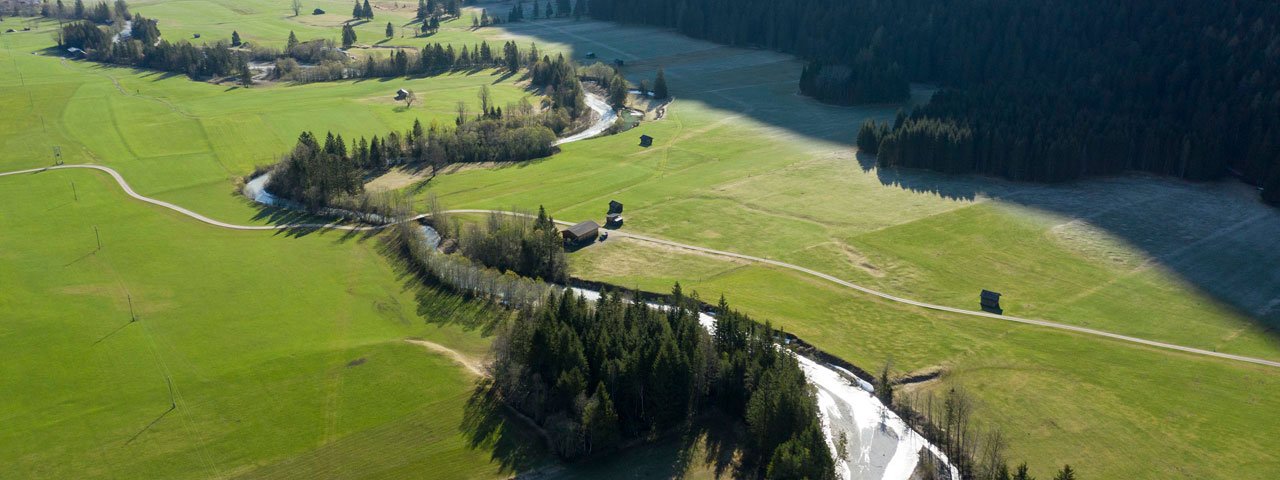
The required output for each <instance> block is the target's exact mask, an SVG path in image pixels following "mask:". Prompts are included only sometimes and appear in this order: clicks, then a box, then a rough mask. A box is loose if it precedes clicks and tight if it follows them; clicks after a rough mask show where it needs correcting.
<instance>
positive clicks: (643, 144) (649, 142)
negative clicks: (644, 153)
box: [640, 135, 653, 148]
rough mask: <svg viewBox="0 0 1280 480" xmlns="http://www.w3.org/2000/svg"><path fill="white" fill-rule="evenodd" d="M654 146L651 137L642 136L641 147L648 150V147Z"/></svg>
mask: <svg viewBox="0 0 1280 480" xmlns="http://www.w3.org/2000/svg"><path fill="white" fill-rule="evenodd" d="M652 145H653V137H650V136H648V135H641V136H640V146H641V147H646V148H647V147H650V146H652Z"/></svg>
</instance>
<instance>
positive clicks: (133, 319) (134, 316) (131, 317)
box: [128, 295, 138, 322]
mask: <svg viewBox="0 0 1280 480" xmlns="http://www.w3.org/2000/svg"><path fill="white" fill-rule="evenodd" d="M128 297H129V321H130V322H136V321H138V315H137V314H135V313H133V295H128Z"/></svg>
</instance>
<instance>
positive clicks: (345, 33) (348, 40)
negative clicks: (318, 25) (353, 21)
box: [342, 24, 356, 48]
mask: <svg viewBox="0 0 1280 480" xmlns="http://www.w3.org/2000/svg"><path fill="white" fill-rule="evenodd" d="M355 43H356V29H354V28H351V25H350V24H347V25H343V26H342V47H343V48H350V47H351V46H352V45H354V44H355Z"/></svg>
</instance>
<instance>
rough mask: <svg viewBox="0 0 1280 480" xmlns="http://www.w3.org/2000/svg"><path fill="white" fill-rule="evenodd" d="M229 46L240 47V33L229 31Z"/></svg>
mask: <svg viewBox="0 0 1280 480" xmlns="http://www.w3.org/2000/svg"><path fill="white" fill-rule="evenodd" d="M231 46H233V47H239V46H240V32H237V31H235V30H232V31H231Z"/></svg>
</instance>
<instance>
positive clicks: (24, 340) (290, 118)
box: [0, 1, 545, 478]
mask: <svg viewBox="0 0 1280 480" xmlns="http://www.w3.org/2000/svg"><path fill="white" fill-rule="evenodd" d="M328 3H332V5H333V8H334V9H335V10H333V11H340V10H338V6H339V4H340V3H343V2H328ZM386 3H388V4H391V2H386ZM268 5H278V6H281V7H284V6H287V2H267V1H259V2H241V1H237V2H221V3H216V2H135V11H137V12H142V13H143V14H144V15H147V16H151V17H160V18H161V19H162V20H161V25H162V27H161V28H162V29H164V30H165V33H166V37H168V38H179V37H180V36H184V35H188V34H189V33H190V32H201V33H203V36H204V37H205V38H206V39H209V38H210V37H211V36H220V35H223V34H225V35H230V31H231V30H232V29H236V30H238V31H239V32H240V33H241V35H243V36H245V38H246V39H252V40H255V41H256V40H258V39H264V40H263V41H264V42H266V41H267V40H265V39H267V38H269V37H275V36H279V39H277V41H278V42H281V43H282V42H283V40H284V38H285V37H286V36H287V32H288V31H289V30H290V29H295V28H296V29H297V30H298V35H299V36H300V37H301V38H303V39H307V38H312V37H319V36H329V37H336V36H337V31H338V30H337V27H329V26H324V25H318V26H313V27H304V28H298V26H297V25H293V22H295V21H296V20H301V19H289V18H285V17H284V16H283V15H284V14H280V15H277V14H276V13H270V12H268V11H267V9H266V8H265V7H266V6H268ZM309 8H312V7H309ZM349 8H350V6H349V5H347V6H346V9H347V11H349ZM379 15H381V12H380V13H379ZM306 20H308V21H318V20H320V19H316V18H307V19H306ZM10 22H16V20H15V19H6V22H5V25H10ZM232 23H235V24H232ZM28 24H30V25H32V26H33V27H35V29H34V30H33V31H31V32H22V33H15V34H4V35H3V36H0V110H2V111H4V112H5V115H3V116H0V150H2V151H4V152H5V153H4V154H3V155H0V171H9V170H16V169H22V168H31V167H37V166H43V165H48V164H51V163H52V150H53V147H54V146H59V147H61V150H62V154H63V160H64V161H66V162H67V163H100V164H104V165H109V166H112V167H113V168H116V169H117V170H119V171H121V172H122V173H123V174H124V175H125V177H126V178H128V180H129V181H130V183H131V184H132V185H133V186H134V187H135V188H136V189H137V190H138V191H139V192H140V193H142V194H144V195H149V196H154V197H157V198H161V199H164V200H167V201H171V202H174V203H178V204H180V205H183V206H186V207H189V208H192V209H194V210H198V211H200V212H202V213H205V214H208V215H211V216H213V217H217V218H220V219H223V220H227V221H232V222H239V223H254V222H262V221H264V220H258V219H255V217H256V216H257V215H258V209H256V208H254V207H253V206H252V205H250V204H249V203H248V202H246V201H245V200H243V199H242V198H240V197H238V196H236V195H235V191H236V184H235V181H236V179H237V178H239V177H240V176H242V175H244V174H246V173H248V172H250V171H251V170H252V169H253V168H254V166H255V165H260V164H266V163H270V162H272V161H274V159H275V158H276V157H277V155H279V154H280V153H281V152H283V151H285V150H286V149H287V148H289V146H290V145H291V144H292V143H293V141H294V139H295V138H296V136H297V134H298V133H299V132H300V131H302V130H304V129H306V130H314V131H320V132H323V131H326V130H332V131H334V132H336V133H342V134H343V135H345V136H347V137H349V138H350V137H351V136H354V135H361V134H363V135H370V134H383V133H385V132H386V131H387V130H389V129H405V128H408V127H409V126H410V125H411V124H412V122H413V120H414V119H415V118H417V119H421V120H422V121H423V122H427V123H429V122H431V121H441V122H452V118H453V115H454V114H453V108H454V104H455V103H456V102H457V101H460V100H461V101H467V102H469V103H478V100H476V92H477V91H478V90H479V88H480V86H481V85H492V86H493V87H492V88H493V93H494V95H495V97H496V98H497V99H498V101H499V102H515V101H517V100H518V99H519V98H520V97H523V96H527V95H529V94H528V93H526V92H525V90H524V89H523V88H522V87H520V86H517V85H514V84H512V83H511V80H510V79H505V78H501V77H499V76H497V75H496V74H494V73H493V72H481V73H478V74H473V75H448V76H441V77H433V78H421V79H400V80H390V81H367V82H337V83H326V84H314V85H306V86H288V85H272V86H262V87H254V88H248V89H245V88H228V87H226V86H218V85H212V84H207V83H199V82H192V81H190V80H188V79H187V78H185V77H183V76H172V75H164V74H159V73H156V72H146V71H134V70H131V69H124V68H112V67H104V66H99V65H95V64H92V63H88V62H72V61H62V60H60V59H58V58H54V57H51V56H48V55H46V54H45V51H44V50H45V49H46V48H47V47H49V46H51V43H52V42H51V32H52V24H50V23H47V22H45V23H36V22H28ZM298 25H302V24H298ZM224 27H225V29H224ZM364 29H368V30H369V31H371V32H372V31H374V29H373V26H365V27H362V30H361V36H362V37H363V36H364ZM376 30H377V31H379V32H380V31H381V27H378V28H377V29H376ZM282 32H283V33H282ZM445 33H448V34H449V35H453V36H455V37H456V38H457V39H459V40H464V39H468V37H466V35H467V34H466V32H465V31H464V30H462V29H454V28H453V27H452V26H447V27H446V29H445V30H443V31H442V35H443V34H445ZM379 36H380V33H379ZM402 87H403V88H411V89H415V90H416V91H418V92H419V98H420V99H421V100H422V102H421V103H420V104H417V105H414V107H413V108H412V109H407V110H406V109H404V108H403V107H402V104H398V103H396V102H394V101H392V99H391V97H392V95H393V94H394V92H395V90H396V89H397V88H402ZM75 195H78V196H79V200H78V201H76V200H75V198H74V196H75ZM0 204H4V205H6V207H5V208H4V209H0V285H4V288H3V289H0V318H4V319H6V321H5V322H2V323H3V324H2V325H0V345H3V348H4V351H5V352H6V354H8V355H9V361H7V362H5V363H4V366H3V367H0V391H2V392H4V393H3V394H0V410H2V411H3V412H5V413H4V414H3V415H2V418H3V419H4V422H3V423H4V424H5V426H6V428H5V429H4V432H3V433H0V477H3V478H68V477H77V478H80V477H83V478H103V477H109V478H123V477H127V478H213V477H216V478H229V477H235V478H242V477H243V478H322V477H330V478H333V477H342V478H355V477H367V478H420V477H422V476H423V475H424V473H423V472H431V473H430V475H431V476H432V477H435V478H477V477H496V476H505V475H509V474H511V473H513V472H518V471H523V470H527V469H529V468H532V467H534V466H536V465H538V464H540V463H542V462H544V461H545V460H543V457H542V456H541V453H540V452H538V451H537V447H536V446H537V445H538V443H537V441H536V440H531V439H529V438H527V437H526V436H525V434H523V433H522V431H521V430H520V429H519V428H517V427H512V426H510V425H506V421H505V420H504V419H502V418H501V417H492V418H491V417H490V416H488V413H487V412H489V411H488V410H484V409H479V408H473V407H472V404H471V402H470V401H469V400H470V395H471V393H472V386H473V382H474V378H473V377H471V376H470V374H469V373H467V371H466V370H465V369H463V368H460V367H459V366H458V365H456V364H454V363H453V362H452V361H451V360H450V359H449V358H448V357H447V356H443V355H439V354H436V353H433V352H431V351H429V350H427V349H425V348H423V347H421V346H417V345H412V344H409V343H407V342H405V341H404V340H405V339H406V338H410V337H413V338H423V339H426V340H429V341H432V342H436V343H439V344H442V345H444V346H446V347H448V348H452V349H454V350H457V351H460V352H462V353H463V354H465V355H468V356H472V357H476V358H479V357H483V355H484V353H485V352H486V351H487V349H488V340H487V339H486V338H484V337H482V336H481V334H480V333H479V332H478V331H477V330H475V329H474V328H466V326H465V325H462V324H467V323H469V322H470V321H471V320H472V319H475V318H480V317H479V316H481V315H482V312H480V311H478V310H477V309H476V307H474V306H469V305H467V304H466V303H465V302H462V301H460V300H458V299H454V298H448V297H442V296H439V295H437V294H434V293H431V292H429V291H421V290H420V289H418V288H414V287H413V285H412V284H411V283H407V280H406V279H403V278H401V277H400V276H399V275H398V274H397V273H396V272H395V271H394V270H393V269H392V268H391V266H390V265H389V264H388V263H387V261H386V259H385V258H384V257H383V256H381V255H380V254H379V253H378V252H377V242H376V240H368V239H362V238H347V237H344V236H342V235H340V234H337V233H323V234H322V233H316V234H310V235H304V236H295V235H285V234H274V235H273V234H270V233H247V234H246V233H244V232H232V231H223V230H219V229H214V228H211V227H209V226H207V225H204V224H199V223H196V222H193V221H191V220H190V219H188V218H185V217H182V216H180V215H176V214H173V213H171V212H167V211H164V210H160V209H156V208H154V207H150V206H146V205H144V204H141V203H138V202H135V201H132V200H129V199H128V198H127V197H126V196H125V195H124V194H123V192H121V191H120V190H119V188H118V187H117V186H116V185H115V184H114V182H112V181H110V180H109V178H108V177H106V176H105V175H101V174H100V173H97V172H87V171H61V172H51V173H45V174H39V175H29V176H25V175H24V176H18V177H6V178H3V179H0ZM94 226H97V227H98V228H99V231H100V234H101V237H102V241H103V243H104V247H103V249H102V250H100V251H95V249H96V243H95V239H94V230H93V227H94ZM131 308H132V309H133V311H135V312H136V313H137V316H138V318H139V321H137V322H130V309H131ZM169 380H171V381H172V384H171V385H172V396H171V393H170V383H169ZM171 406H173V408H171ZM482 414H483V415H482ZM504 432H505V433H504Z"/></svg>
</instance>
